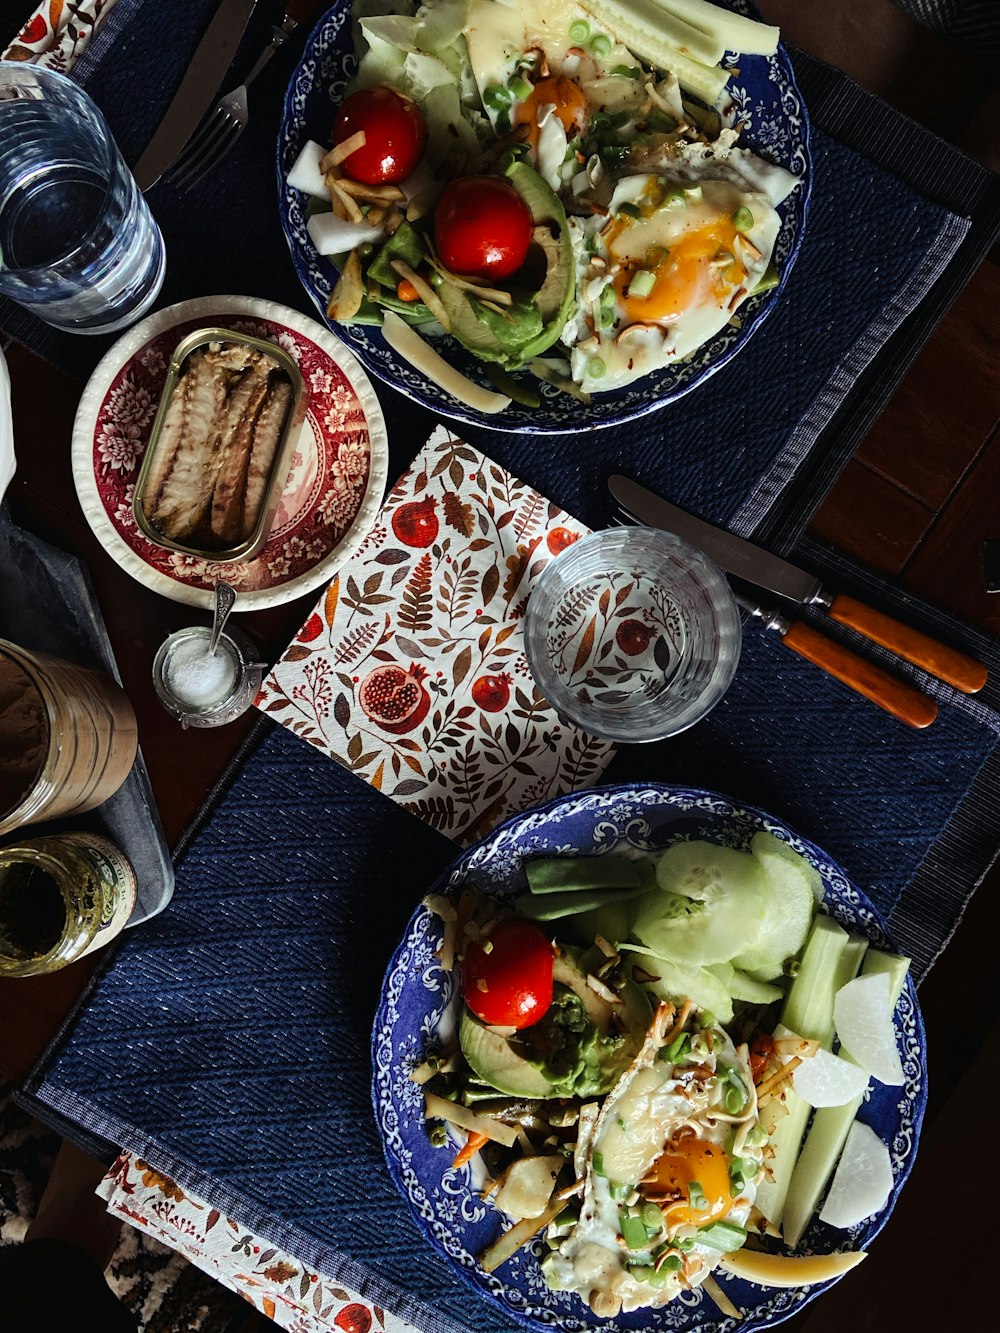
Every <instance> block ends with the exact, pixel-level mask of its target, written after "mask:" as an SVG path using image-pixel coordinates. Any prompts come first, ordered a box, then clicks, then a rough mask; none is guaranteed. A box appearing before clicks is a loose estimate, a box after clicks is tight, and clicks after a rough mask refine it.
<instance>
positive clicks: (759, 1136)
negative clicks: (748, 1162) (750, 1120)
mask: <svg viewBox="0 0 1000 1333" xmlns="http://www.w3.org/2000/svg"><path fill="white" fill-rule="evenodd" d="M767 1140H768V1133H767V1130H766V1129H765V1128H764V1126H763V1125H759V1124H758V1125H754V1127H753V1128H752V1129H751V1130H750V1132H749V1134H748V1135H747V1137H746V1141H747V1143H748V1144H749V1145H750V1147H751V1148H763V1146H764V1144H765V1143H766V1142H767Z"/></svg>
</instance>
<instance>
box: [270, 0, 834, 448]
mask: <svg viewBox="0 0 1000 1333" xmlns="http://www.w3.org/2000/svg"><path fill="white" fill-rule="evenodd" d="M723 2H724V3H728V7H729V8H731V9H735V10H737V11H738V12H740V13H744V14H751V15H754V16H756V13H757V11H756V10H755V9H754V8H753V5H752V4H751V3H750V0H723ZM727 61H728V63H729V64H731V65H733V64H735V57H727ZM356 69H357V57H356V56H355V54H354V49H353V45H352V41H351V23H350V0H336V3H335V4H334V5H333V7H332V8H331V9H330V10H328V12H327V13H326V15H325V16H324V18H322V19H321V20H320V22H319V23H318V24H317V25H316V27H315V28H314V30H313V32H312V34H311V36H310V37H309V39H308V41H307V42H306V46H305V50H304V52H303V55H302V59H301V60H300V61H299V64H298V67H297V68H296V70H295V73H294V74H293V75H292V80H291V83H290V84H289V86H288V91H287V93H286V94H285V105H284V112H283V115H282V122H281V129H280V131H279V134H278V161H277V167H278V208H279V212H280V214H281V224H282V227H283V228H284V231H285V237H286V239H287V241H288V246H289V249H290V250H291V254H292V262H293V264H294V265H295V271H296V272H297V273H298V275H299V279H300V281H301V282H302V285H303V287H305V289H306V291H307V292H308V293H309V295H310V296H311V297H312V299H313V301H314V302H315V303H316V308H317V309H318V310H319V313H320V317H321V318H322V319H323V320H324V321H325V320H326V307H327V303H328V301H329V298H330V292H331V290H332V288H333V285H334V283H335V281H336V276H337V275H336V270H335V269H334V267H333V265H332V264H331V263H330V262H329V260H327V259H323V258H321V256H320V255H318V254H317V253H316V250H315V248H314V247H313V244H312V242H311V241H310V240H309V235H308V233H307V231H306V217H305V204H306V202H307V198H306V196H305V195H303V194H302V193H301V192H300V191H298V190H290V189H289V188H288V185H287V178H288V173H289V171H290V170H291V167H292V164H293V163H294V162H295V159H296V158H297V157H298V155H299V152H300V151H301V149H302V146H303V144H304V143H305V141H306V140H307V139H315V140H316V141H317V142H318V143H322V144H327V143H330V141H331V135H332V130H333V119H334V114H335V112H336V108H337V106H338V105H339V104H340V102H341V101H342V100H343V97H344V90H345V88H346V86H347V84H348V82H349V81H350V79H351V78H352V77H353V75H354V73H355V71H356ZM739 71H740V72H739V75H738V76H734V78H733V80H732V81H731V83H730V85H729V92H730V95H731V97H732V99H733V101H734V102H735V104H736V106H737V108H738V110H739V113H740V118H741V119H742V120H744V121H745V122H746V123H747V126H748V128H747V129H746V130H745V131H744V133H743V135H742V137H741V139H740V143H741V145H743V146H744V147H747V148H752V149H753V150H754V151H755V152H756V153H758V154H759V155H760V156H761V157H763V158H766V159H768V160H769V161H772V162H777V163H778V164H779V165H781V166H783V167H786V168H787V169H788V170H789V171H791V172H792V173H793V174H794V175H796V176H798V177H799V178H800V179H801V181H802V184H801V185H800V186H799V187H798V188H797V189H795V190H793V191H792V194H791V195H790V196H789V198H788V199H787V200H786V201H785V202H784V203H783V204H782V205H781V206H780V207H779V209H778V212H779V214H780V216H781V219H782V225H781V230H780V232H779V233H778V240H777V243H776V245H775V250H774V261H775V263H776V264H777V266H778V269H779V271H780V273H781V282H780V283H779V285H778V287H777V288H775V289H774V290H773V291H771V292H769V293H767V294H766V295H764V296H762V297H759V298H757V299H756V300H753V301H749V302H747V303H746V305H744V306H743V307H742V308H741V310H740V318H741V320H742V324H741V327H740V328H738V329H737V328H725V329H723V331H722V332H721V333H720V334H718V336H717V337H715V338H713V339H712V340H711V341H710V342H708V343H706V344H705V346H704V347H702V348H700V349H699V350H698V352H697V353H696V354H695V355H694V356H693V357H692V358H691V360H689V361H684V362H679V363H677V364H676V365H672V366H667V367H665V368H664V369H663V370H661V371H658V372H657V373H656V374H653V375H649V376H646V377H645V378H643V379H641V380H637V381H636V382H635V383H634V384H630V385H628V386H627V387H626V388H624V389H620V390H618V391H616V392H614V393H607V394H598V395H596V396H595V397H594V400H593V402H592V403H590V404H586V403H580V402H577V401H576V400H575V399H573V398H570V397H568V396H567V395H566V394H564V393H561V392H560V391H559V390H558V389H555V388H554V387H553V386H552V385H544V384H543V385H538V386H536V387H537V388H538V390H539V392H540V393H541V395H542V402H541V405H540V406H539V407H537V408H526V407H521V406H519V405H518V404H517V403H512V404H511V405H510V407H508V408H507V409H506V410H505V411H504V412H501V413H498V414H497V415H495V416H491V415H486V414H484V413H482V412H477V411H474V410H473V409H472V408H468V407H465V406H464V405H462V404H460V403H458V402H456V400H455V399H454V398H452V397H451V395H450V394H447V393H445V392H444V390H443V389H440V388H438V386H437V385H436V384H433V383H432V382H431V381H430V380H428V379H427V377H426V376H425V375H422V374H421V373H420V372H419V371H417V370H415V369H414V368H413V367H412V366H411V365H410V364H409V362H407V361H404V360H403V359H402V358H401V357H399V356H398V355H397V354H396V353H395V352H394V351H393V350H392V348H391V347H389V346H388V345H387V344H386V342H385V340H384V339H383V337H382V334H381V332H380V331H379V329H377V328H376V327H374V326H371V325H365V324H337V325H335V326H334V325H333V324H330V327H331V328H333V329H334V331H335V332H336V334H337V336H338V337H339V338H341V339H343V341H344V342H345V343H346V344H347V345H348V347H350V348H351V350H352V351H353V352H354V353H355V355H356V356H357V357H358V360H359V361H361V363H362V364H363V365H364V367H365V369H366V370H368V371H369V372H370V373H371V374H373V375H377V376H378V377H379V379H383V380H385V381H386V383H387V384H391V385H392V386H393V387H394V388H396V389H400V390H402V392H403V393H405V394H407V395H408V396H409V397H410V398H412V399H414V400H415V401H416V402H418V403H421V404H423V406H425V407H429V408H431V409H433V410H434V411H437V412H440V413H441V414H442V415H444V416H447V417H453V418H454V419H455V420H457V421H467V422H471V423H472V424H473V425H479V426H490V427H492V428H493V429H494V430H508V431H516V432H518V433H520V434H525V433H527V434H536V435H553V434H558V433H559V432H561V431H573V432H577V431H581V430H593V429H597V428H599V427H602V426H612V425H616V424H619V423H621V422H623V421H630V420H632V419H633V418H634V417H641V416H644V415H645V414H646V413H647V412H653V411H655V410H656V409H657V408H659V407H663V406H664V404H666V403H669V402H672V401H673V400H674V399H676V398H680V397H682V396H683V395H684V394H686V393H689V392H690V391H691V390H692V389H693V388H695V386H696V385H698V384H701V383H702V381H704V380H706V379H708V377H709V376H710V375H713V374H714V373H715V372H716V371H717V370H719V369H721V367H722V366H724V365H725V364H726V362H727V361H729V360H730V358H731V357H733V356H735V355H736V353H737V352H738V351H739V349H740V348H741V347H742V346H743V345H744V344H745V343H746V341H747V339H748V338H749V337H750V335H751V334H752V333H753V332H754V330H755V329H757V328H759V327H760V325H761V323H762V322H763V321H764V319H766V317H767V316H768V314H769V313H770V312H771V311H772V310H773V309H774V307H775V305H776V304H777V303H778V301H779V300H780V299H781V292H782V288H783V287H784V285H785V283H786V281H787V280H788V275H789V273H790V272H791V270H792V265H793V264H794V262H795V258H796V255H797V254H798V250H799V246H800V245H801V243H802V236H803V232H804V229H805V222H806V214H807V213H808V210H809V190H810V184H811V173H810V154H809V121H808V117H807V115H806V109H805V106H804V105H803V102H802V98H801V96H800V95H799V90H798V88H797V87H796V84H795V77H794V75H793V73H792V67H791V64H790V62H789V60H788V56H787V55H786V54H785V52H784V50H783V49H782V48H780V47H779V49H778V52H777V54H776V55H774V56H770V57H764V56H740V57H739ZM442 347H443V351H444V354H445V356H446V357H447V359H448V360H449V361H451V362H452V363H453V364H454V365H456V366H457V367H458V368H459V369H461V370H463V371H464V372H465V373H466V374H467V375H470V376H471V378H472V379H474V380H477V381H478V382H479V383H481V384H487V380H486V377H485V374H484V372H483V365H482V362H481V361H477V359H476V358H475V357H474V356H473V355H472V354H471V353H470V352H467V351H465V349H464V348H461V347H459V345H458V344H457V343H454V342H452V341H451V339H447V340H444V341H443V343H442Z"/></svg>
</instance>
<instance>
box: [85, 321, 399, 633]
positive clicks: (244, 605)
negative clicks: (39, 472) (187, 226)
mask: <svg viewBox="0 0 1000 1333" xmlns="http://www.w3.org/2000/svg"><path fill="white" fill-rule="evenodd" d="M219 326H221V327H223V328H231V329H233V330H234V331H236V332H242V333H249V334H252V335H254V336H255V337H259V338H265V339H268V340H270V341H272V342H275V343H277V344H278V345H279V346H281V347H282V348H284V350H285V351H287V352H289V353H290V354H291V355H292V356H293V357H294V358H295V360H296V361H297V363H298V365H299V369H300V370H301V372H302V379H303V384H304V386H305V391H306V394H307V396H308V406H307V409H306V415H305V420H304V421H303V423H302V426H301V429H300V431H299V435H298V439H297V440H296V442H295V446H294V450H293V455H292V463H291V468H290V470H289V474H288V480H287V482H286V483H285V488H284V491H283V493H282V499H281V504H280V505H279V507H278V512H277V515H276V517H275V520H274V525H273V527H272V529H271V534H270V536H269V537H268V539H267V542H266V544H265V545H264V547H263V549H262V551H261V552H260V554H259V555H257V556H255V557H254V558H253V559H252V560H246V561H210V560H203V559H198V558H195V557H192V556H186V555H182V554H180V553H179V552H177V551H170V550H167V549H166V548H165V547H162V546H157V545H156V544H155V543H154V542H151V541H149V540H148V538H146V537H144V536H143V534H142V533H141V532H140V531H139V530H138V528H137V527H136V524H135V519H134V518H133V516H132V496H133V493H134V490H135V481H136V478H137V477H138V475H139V468H140V466H141V464H142V457H143V454H144V452H145V450H146V445H147V444H148V442H149V435H150V431H151V429H152V426H153V419H154V417H155V416H156V408H157V405H158V403H159V399H160V394H161V393H162V390H163V385H164V382H165V380H166V377H167V368H168V365H169V363H170V356H171V353H172V352H173V349H174V347H176V345H177V343H178V342H179V341H180V340H181V338H183V337H185V336H186V335H187V334H188V333H190V332H192V331H193V330H195V329H197V328H205V327H219ZM388 461H389V449H388V440H387V437H386V429H385V420H384V418H383V416H382V409H381V407H380V406H379V403H378V399H377V398H376V396H375V391H374V390H373V389H372V386H371V382H370V381H369V379H368V376H367V375H366V374H365V372H364V370H363V369H362V368H361V366H360V365H359V364H358V361H357V360H356V358H355V356H354V354H353V353H352V352H350V351H349V350H348V349H347V348H346V347H345V346H344V344H343V343H342V342H341V341H340V340H339V339H338V338H336V337H335V336H334V335H333V334H332V333H331V332H330V331H329V330H328V329H324V328H323V327H322V326H321V325H320V324H318V323H317V322H316V321H315V320H313V319H309V318H307V317H306V316H305V315H301V314H299V312H298V311H297V310H292V309H290V308H289V307H288V306H283V305H277V304H275V303H274V302H270V301H259V300H256V299H254V298H253V297H247V296H205V297H199V298H198V299H197V300H193V301H182V302H181V303H180V304H179V305H174V306H170V307H169V308H168V309H166V310H159V311H157V312H156V313H155V314H153V315H150V316H149V317H148V318H147V319H144V320H143V321H142V322H141V323H140V324H137V325H136V326H135V328H133V329H130V330H129V332H128V333H126V334H125V335H124V336H123V337H122V338H120V339H119V340H118V342H116V343H115V345H114V346H113V347H112V348H111V350H110V351H109V352H108V353H107V355H106V356H105V357H104V359H103V360H102V361H101V362H100V364H99V365H98V367H97V369H96V370H95V371H94V373H93V375H92V376H91V377H90V380H89V382H88V384H87V387H86V389H85V390H84V393H83V397H82V398H81V400H80V406H79V408H78V409H77V414H76V422H75V424H74V427H73V477H74V480H75V482H76V489H77V494H78V496H79V497H80V504H81V506H82V507H83V512H84V514H85V515H86V518H87V521H88V523H89V524H90V526H91V527H92V528H93V530H94V532H95V534H96V535H97V536H98V538H99V539H100V541H101V543H102V545H103V546H104V548H105V550H107V552H108V554H109V555H110V556H111V558H112V559H113V560H115V561H116V562H117V563H118V564H119V565H121V567H122V569H124V570H125V571H126V572H127V573H129V574H131V575H132V577H133V578H135V579H138V581H139V582H140V583H143V584H145V586H146V587H147V588H151V589H152V590H153V591H154V592H158V593H162V594H163V596H164V597H170V598H171V599H173V600H174V601H177V602H185V603H187V605H189V606H198V607H202V608H204V609H206V610H211V608H212V605H213V597H214V594H213V588H214V584H215V581H216V580H217V579H220V578H221V579H225V580H226V582H227V583H231V584H232V585H233V587H234V588H236V590H237V592H238V593H239V599H238V601H237V603H236V609H237V610H238V611H256V610H260V609H261V608H263V607H267V606H279V605H281V604H282V603H283V602H289V601H291V600H292V599H293V598H296V597H301V596H302V595H303V594H304V593H307V592H312V591H313V590H314V589H316V588H318V587H320V586H322V585H323V584H324V583H327V582H329V580H330V579H331V578H332V577H333V575H334V574H335V573H336V572H337V570H338V569H339V568H340V566H341V565H342V564H343V563H344V561H345V560H347V558H348V557H349V556H350V555H352V554H353V553H354V551H356V550H357V548H358V546H360V544H361V542H362V541H363V540H364V538H365V537H366V535H367V534H368V531H369V529H370V528H371V526H372V524H373V523H374V521H375V516H376V514H377V513H378V510H379V506H380V505H381V503H382V496H383V493H384V491H385V483H386V475H387V471H388Z"/></svg>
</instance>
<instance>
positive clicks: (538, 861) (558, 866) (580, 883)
mask: <svg viewBox="0 0 1000 1333" xmlns="http://www.w3.org/2000/svg"><path fill="white" fill-rule="evenodd" d="M403 225H404V226H405V225H406V224H405V223H404V224H403ZM389 244H391V241H390V242H389ZM524 873H525V876H526V878H527V880H528V888H529V889H530V890H531V892H532V893H543V894H544V893H558V892H560V891H562V892H567V893H587V892H593V891H594V890H595V889H638V888H640V887H641V886H642V880H641V879H640V876H639V870H638V865H637V863H636V862H635V861H632V860H630V859H629V858H628V857H625V856H538V857H532V858H531V859H530V860H527V861H525V863H524Z"/></svg>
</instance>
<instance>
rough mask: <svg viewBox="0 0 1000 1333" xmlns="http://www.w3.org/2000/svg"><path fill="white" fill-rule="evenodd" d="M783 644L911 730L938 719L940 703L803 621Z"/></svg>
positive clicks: (791, 629) (796, 622) (790, 630)
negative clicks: (938, 705)
mask: <svg viewBox="0 0 1000 1333" xmlns="http://www.w3.org/2000/svg"><path fill="white" fill-rule="evenodd" d="M782 642H783V643H784V645H785V647H786V648H791V650H792V652H793V653H798V655H799V656H800V657H804V658H805V659H806V660H807V661H809V662H812V663H813V664H814V665H815V666H818V667H820V668H821V669H822V670H823V671H825V672H827V673H828V675H831V676H835V677H836V678H837V680H839V681H841V682H842V684H844V685H846V686H847V687H848V688H849V689H852V690H855V691H856V692H857V693H858V694H863V695H864V696H865V698H866V699H870V700H871V701H872V703H875V704H878V706H879V708H884V709H885V711H886V712H887V713H891V714H892V715H893V717H898V718H899V720H900V722H905V723H906V725H907V726H908V727H929V726H930V724H931V723H932V722H933V721H934V719H935V718H936V717H937V711H938V710H937V704H936V703H935V702H934V700H933V699H931V698H929V697H928V696H927V695H926V694H922V693H921V692H920V690H918V689H915V688H914V686H912V685H909V684H907V682H906V681H905V680H897V679H896V677H895V676H890V675H889V673H888V672H887V671H883V670H882V668H881V667H879V666H876V665H875V663H874V662H868V661H866V660H865V658H863V657H859V656H858V654H857V653H852V652H851V650H850V648H845V647H844V645H843V644H842V643H837V642H836V640H834V639H828V638H827V636H826V635H825V634H820V632H819V630H816V629H813V627H812V625H807V624H806V623H805V621H803V620H793V621H792V623H791V625H790V626H789V627H788V629H787V630H786V631H785V633H784V634H783V635H782Z"/></svg>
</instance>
